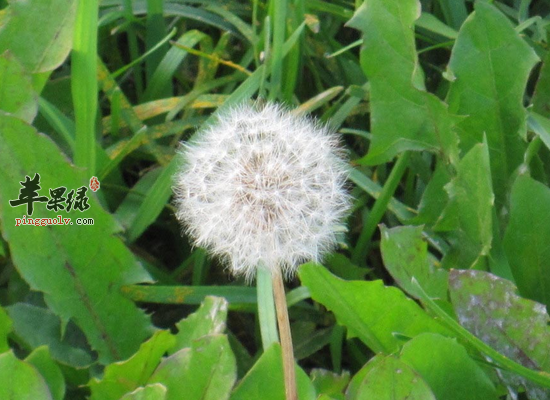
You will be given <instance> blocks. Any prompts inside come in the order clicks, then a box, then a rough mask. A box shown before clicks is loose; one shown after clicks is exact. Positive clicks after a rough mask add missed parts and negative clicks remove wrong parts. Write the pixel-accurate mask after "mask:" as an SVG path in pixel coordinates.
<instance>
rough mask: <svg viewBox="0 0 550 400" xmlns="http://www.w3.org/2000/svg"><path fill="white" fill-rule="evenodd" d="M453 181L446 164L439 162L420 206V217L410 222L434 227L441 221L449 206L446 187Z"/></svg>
mask: <svg viewBox="0 0 550 400" xmlns="http://www.w3.org/2000/svg"><path fill="white" fill-rule="evenodd" d="M450 181H451V173H450V171H449V167H448V165H447V164H446V163H443V162H438V163H437V166H436V167H435V171H434V172H433V175H432V178H431V179H430V181H429V182H428V184H427V185H426V189H425V190H424V193H423V194H422V199H421V200H420V204H419V205H418V215H417V216H415V217H414V218H412V219H410V220H409V221H408V222H409V223H412V224H415V225H416V224H426V225H429V226H433V225H435V224H436V223H437V221H438V220H439V218H440V216H441V214H442V213H443V210H444V209H445V207H446V206H447V203H448V201H449V200H448V196H447V192H446V191H445V185H447V184H448V183H449V182H450Z"/></svg>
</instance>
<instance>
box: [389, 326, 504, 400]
mask: <svg viewBox="0 0 550 400" xmlns="http://www.w3.org/2000/svg"><path fill="white" fill-rule="evenodd" d="M400 359H401V360H402V361H403V362H404V363H406V364H408V365H409V366H410V367H411V368H412V369H413V370H414V371H415V372H416V373H418V374H419V375H420V376H421V377H422V379H424V381H425V382H426V383H427V384H428V386H429V387H430V388H431V390H432V392H433V394H434V395H435V398H436V399H445V400H497V399H498V398H499V396H498V393H497V391H496V389H495V387H494V385H493V383H492V382H491V380H490V379H489V377H488V376H487V374H486V373H485V372H484V370H483V369H482V368H481V367H480V366H479V365H478V364H476V362H475V361H474V360H472V359H471V358H470V356H469V355H468V353H467V352H466V349H465V348H464V347H463V346H462V345H460V344H459V343H457V341H456V340H455V339H450V338H446V337H443V336H440V335H435V334H432V333H425V334H422V335H419V336H417V337H415V338H413V339H412V340H410V341H409V342H407V343H406V344H405V345H404V346H403V350H402V351H401V357H400Z"/></svg>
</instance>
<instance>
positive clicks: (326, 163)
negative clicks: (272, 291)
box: [174, 103, 350, 279]
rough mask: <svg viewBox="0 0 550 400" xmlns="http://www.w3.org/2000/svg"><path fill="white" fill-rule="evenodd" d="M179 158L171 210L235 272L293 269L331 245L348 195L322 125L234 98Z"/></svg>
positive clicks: (343, 170) (335, 149)
mask: <svg viewBox="0 0 550 400" xmlns="http://www.w3.org/2000/svg"><path fill="white" fill-rule="evenodd" d="M180 156H181V157H182V160H183V162H182V166H181V168H180V170H179V171H178V173H177V174H176V176H175V188H174V190H175V193H176V200H175V203H176V207H177V213H176V216H177V218H178V219H179V220H180V221H181V222H182V223H183V225H184V227H185V230H186V231H187V233H188V234H189V236H190V237H191V238H192V239H193V240H194V244H195V245H197V246H201V247H205V248H207V249H208V250H209V251H210V252H211V253H213V254H214V255H217V256H219V257H221V258H222V259H223V260H224V261H226V262H227V264H228V266H229V268H230V270H231V272H232V273H233V274H234V275H243V276H245V277H246V278H247V279H250V278H252V277H253V276H254V274H255V271H256V268H258V267H259V266H263V267H265V268H268V269H269V270H270V271H272V272H275V271H282V272H283V273H284V274H285V275H286V276H292V275H293V274H294V272H295V271H296V268H297V267H298V265H299V264H301V263H303V262H305V261H309V260H313V261H320V259H321V257H322V256H323V254H325V253H326V252H327V251H330V250H332V249H333V247H334V245H335V243H336V232H335V226H336V225H338V224H340V223H341V222H342V219H343V218H344V216H345V215H346V213H347V211H348V209H349V207H350V196H349V194H348V193H347V191H346V189H345V181H346V178H347V171H348V168H347V163H346V157H345V152H344V151H343V150H342V149H341V148H340V147H339V142H338V139H337V137H336V136H335V135H334V134H333V133H332V132H331V131H330V130H329V129H328V128H327V127H325V126H322V125H320V124H318V123H316V122H315V121H313V120H311V119H309V118H306V117H298V116H295V115H293V114H292V113H290V112H289V111H288V110H286V109H284V108H282V107H280V106H278V105H275V104H272V103H267V104H265V105H258V104H255V105H241V106H238V107H235V108H233V109H230V110H229V111H227V112H225V113H222V114H221V115H219V116H218V117H217V119H216V121H215V122H214V123H213V124H211V125H210V126H208V127H206V128H205V129H204V130H202V131H200V132H199V133H198V134H197V135H196V139H195V140H193V141H192V142H191V143H187V144H184V146H183V147H182V150H181V153H180Z"/></svg>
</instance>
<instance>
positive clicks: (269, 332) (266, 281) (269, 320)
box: [256, 266, 279, 350]
mask: <svg viewBox="0 0 550 400" xmlns="http://www.w3.org/2000/svg"><path fill="white" fill-rule="evenodd" d="M256 288H257V291H258V318H259V321H260V333H261V335H262V346H263V348H264V350H266V349H267V348H268V347H269V346H271V345H272V344H273V343H276V342H278V341H279V337H278V336H277V325H276V323H275V321H276V319H275V318H276V317H275V303H274V302H273V284H272V282H271V272H270V271H269V270H267V269H266V268H263V267H262V266H258V269H257V276H256Z"/></svg>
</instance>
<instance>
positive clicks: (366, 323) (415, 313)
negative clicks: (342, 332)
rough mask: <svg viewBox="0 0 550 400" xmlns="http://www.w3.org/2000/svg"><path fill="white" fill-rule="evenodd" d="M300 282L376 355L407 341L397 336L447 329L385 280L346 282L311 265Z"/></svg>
mask: <svg viewBox="0 0 550 400" xmlns="http://www.w3.org/2000/svg"><path fill="white" fill-rule="evenodd" d="M299 275H300V280H301V281H302V284H303V285H304V286H307V288H308V289H309V291H310V292H311V297H312V298H313V299H314V300H315V301H318V302H319V303H321V304H323V305H324V306H325V307H327V308H328V309H329V310H331V311H332V312H334V314H335V316H336V319H337V320H338V322H339V323H340V324H341V325H344V326H345V327H347V328H348V332H349V334H350V335H351V336H357V337H359V338H360V339H361V340H362V341H363V342H364V343H365V344H366V345H367V346H369V347H370V348H371V349H372V350H373V351H375V352H376V353H379V352H384V353H386V354H390V353H393V352H394V351H396V350H398V349H399V347H400V346H401V345H402V344H403V342H402V341H401V340H400V339H399V338H397V337H396V335H395V334H396V333H398V334H401V335H404V336H408V337H413V336H416V335H418V334H420V333H422V332H435V333H442V334H446V333H447V330H446V329H445V328H443V327H442V326H441V325H439V324H438V323H437V322H436V321H435V320H434V319H432V318H431V317H430V316H429V315H428V314H426V313H425V312H424V310H422V308H420V306H418V304H416V303H415V302H414V301H412V300H411V299H409V298H408V297H406V296H405V295H404V294H403V292H402V291H401V290H399V289H397V288H395V287H391V286H384V284H383V283H382V281H343V280H341V279H339V278H337V277H335V276H334V275H332V274H331V273H330V272H328V271H327V270H326V269H325V268H324V267H322V266H320V265H317V264H313V263H308V264H304V265H303V266H302V267H301V268H300V273H299Z"/></svg>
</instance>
